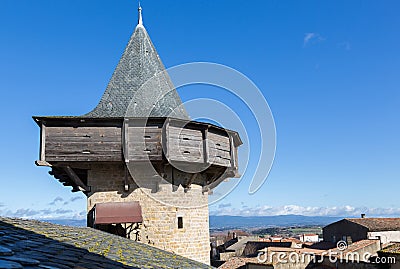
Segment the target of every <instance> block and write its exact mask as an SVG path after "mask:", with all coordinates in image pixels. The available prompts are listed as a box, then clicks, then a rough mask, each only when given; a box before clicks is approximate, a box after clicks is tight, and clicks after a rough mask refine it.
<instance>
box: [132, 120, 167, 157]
mask: <svg viewBox="0 0 400 269" xmlns="http://www.w3.org/2000/svg"><path fill="white" fill-rule="evenodd" d="M145 129H146V130H145V131H144V130H143V127H131V126H129V127H128V134H127V136H128V139H127V140H126V141H125V143H127V145H125V147H126V148H127V149H128V154H127V155H126V156H127V158H128V160H129V161H144V160H151V161H161V160H162V146H161V131H162V128H161V127H158V126H148V127H146V128H145Z"/></svg>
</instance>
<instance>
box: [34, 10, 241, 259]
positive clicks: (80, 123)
mask: <svg viewBox="0 0 400 269" xmlns="http://www.w3.org/2000/svg"><path fill="white" fill-rule="evenodd" d="M33 118H34V120H35V121H36V122H37V124H38V125H39V126H40V134H41V135H40V137H41V143H40V145H41V146H40V159H39V160H38V161H37V162H36V163H37V164H38V165H40V166H49V167H50V168H51V171H50V172H49V173H50V174H51V175H53V176H54V177H55V178H56V179H58V180H59V181H60V182H61V183H62V184H63V185H65V186H72V187H73V189H72V191H82V192H83V193H84V194H85V195H86V196H87V210H88V226H90V227H94V228H97V229H100V230H103V231H107V232H110V233H115V234H118V235H121V236H126V237H128V238H131V239H133V240H137V241H140V242H143V243H146V244H151V245H153V246H155V247H157V248H160V249H164V250H167V251H171V252H174V253H177V254H180V255H182V256H185V257H188V258H191V259H194V260H197V261H200V262H204V263H209V252H210V247H209V223H208V193H209V191H210V190H211V189H213V188H214V187H216V186H217V185H218V184H219V183H220V182H222V181H223V180H224V179H226V178H228V177H234V176H236V175H237V171H238V167H237V163H238V160H237V148H238V146H240V145H241V143H242V142H241V140H240V137H239V135H238V134H237V133H236V132H234V131H230V130H226V129H223V128H220V127H218V126H214V125H212V124H209V123H201V122H196V121H190V119H189V116H188V114H187V113H186V110H185V108H184V107H183V105H182V102H181V99H180V97H179V95H178V93H177V92H176V90H175V88H174V86H173V84H172V82H171V80H170V78H169V76H168V74H167V72H166V71H165V68H164V66H163V64H162V62H161V60H160V57H159V56H158V54H157V51H156V49H155V48H154V46H153V44H152V42H151V40H150V38H149V35H148V34H147V31H146V29H145V28H144V26H143V23H142V16H141V8H140V7H139V21H138V25H137V26H136V28H135V30H134V32H133V34H132V36H131V38H130V40H129V42H128V45H127V47H126V48H125V51H124V53H123V55H122V57H121V59H120V61H119V63H118V65H117V67H116V69H115V71H114V73H113V75H112V77H111V80H110V82H109V84H108V86H107V89H106V91H105V92H104V95H103V96H102V98H101V100H100V102H99V104H98V105H97V107H96V108H95V109H94V110H93V111H91V112H89V113H87V114H85V115H82V116H67V117H65V116H51V117H33Z"/></svg>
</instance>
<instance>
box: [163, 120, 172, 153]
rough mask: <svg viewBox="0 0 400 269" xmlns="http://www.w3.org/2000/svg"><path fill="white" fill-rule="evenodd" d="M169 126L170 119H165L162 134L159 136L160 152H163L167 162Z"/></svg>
mask: <svg viewBox="0 0 400 269" xmlns="http://www.w3.org/2000/svg"><path fill="white" fill-rule="evenodd" d="M169 124H170V119H169V118H167V119H166V120H165V123H164V128H163V132H162V135H161V145H162V150H163V151H164V156H165V158H166V159H167V160H168V161H169V152H168V137H169Z"/></svg>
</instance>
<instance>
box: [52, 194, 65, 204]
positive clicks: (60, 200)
mask: <svg viewBox="0 0 400 269" xmlns="http://www.w3.org/2000/svg"><path fill="white" fill-rule="evenodd" d="M63 201H64V199H63V198H61V197H60V196H57V197H56V198H54V200H53V201H52V202H50V203H49V205H55V204H56V203H58V202H63Z"/></svg>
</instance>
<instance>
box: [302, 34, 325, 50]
mask: <svg viewBox="0 0 400 269" xmlns="http://www.w3.org/2000/svg"><path fill="white" fill-rule="evenodd" d="M324 40H325V38H323V37H322V36H321V35H320V34H318V33H305V34H304V39H303V46H304V47H305V46H307V45H308V44H311V43H318V42H322V41H324Z"/></svg>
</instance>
